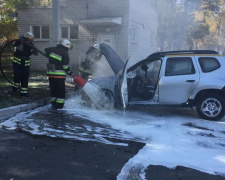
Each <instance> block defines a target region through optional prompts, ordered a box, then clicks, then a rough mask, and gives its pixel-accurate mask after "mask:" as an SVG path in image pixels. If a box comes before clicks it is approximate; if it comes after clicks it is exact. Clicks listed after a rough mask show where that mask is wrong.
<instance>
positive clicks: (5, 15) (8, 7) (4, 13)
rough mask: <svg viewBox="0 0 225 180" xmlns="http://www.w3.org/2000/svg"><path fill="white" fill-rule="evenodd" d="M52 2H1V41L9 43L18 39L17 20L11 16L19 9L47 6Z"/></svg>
mask: <svg viewBox="0 0 225 180" xmlns="http://www.w3.org/2000/svg"><path fill="white" fill-rule="evenodd" d="M51 3H52V1H51V0H0V41H3V42H4V41H7V40H11V39H15V38H16V37H17V31H18V28H17V20H16V18H15V17H11V16H9V14H10V13H14V14H16V12H17V10H16V8H17V7H27V6H47V5H51Z"/></svg>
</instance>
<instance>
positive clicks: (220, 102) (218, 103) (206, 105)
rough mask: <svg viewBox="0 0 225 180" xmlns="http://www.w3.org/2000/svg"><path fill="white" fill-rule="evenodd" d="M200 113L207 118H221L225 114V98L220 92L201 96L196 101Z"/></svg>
mask: <svg viewBox="0 0 225 180" xmlns="http://www.w3.org/2000/svg"><path fill="white" fill-rule="evenodd" d="M196 110H197V113H198V115H199V116H200V117H201V118H203V119H207V120H220V119H221V118H222V117H223V116H224V114H225V100H224V98H223V97H222V96H220V95H218V94H206V95H203V96H201V97H200V98H199V99H198V100H197V103H196Z"/></svg>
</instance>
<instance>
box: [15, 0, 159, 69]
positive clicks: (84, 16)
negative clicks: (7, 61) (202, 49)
mask: <svg viewBox="0 0 225 180" xmlns="http://www.w3.org/2000/svg"><path fill="white" fill-rule="evenodd" d="M157 21H158V17H157V12H156V10H155V8H154V7H153V5H152V4H151V2H150V1H148V0H64V1H61V4H60V16H59V31H58V33H59V41H60V40H62V39H64V38H66V39H69V40H70V41H71V42H72V44H73V47H74V48H73V50H72V51H70V52H69V53H70V60H71V62H70V64H71V68H72V69H73V71H75V72H76V71H77V70H78V66H79V64H80V61H81V60H82V57H83V56H84V54H85V52H86V51H87V49H88V48H89V47H90V46H92V45H94V44H95V43H106V44H108V45H110V46H111V47H112V48H113V49H114V50H115V51H116V52H117V53H118V54H119V56H120V57H121V58H122V59H123V60H124V61H126V60H127V59H128V58H130V60H131V62H135V61H137V60H140V59H144V58H145V57H147V56H148V55H149V54H151V53H152V52H155V51H156V42H157V41H156V36H157ZM52 27H54V26H52V8H51V7H40V8H37V7H26V8H19V9H18V30H19V35H23V34H24V32H27V31H31V32H32V33H33V34H34V36H35V42H34V43H35V45H36V46H37V47H38V49H40V50H41V51H44V48H46V47H49V46H52V43H53V42H52ZM46 63H47V59H46V58H45V57H43V56H42V55H39V56H37V57H32V65H31V68H32V69H35V70H46Z"/></svg>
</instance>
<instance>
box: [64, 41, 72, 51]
mask: <svg viewBox="0 0 225 180" xmlns="http://www.w3.org/2000/svg"><path fill="white" fill-rule="evenodd" d="M61 44H62V45H63V46H64V47H66V48H68V49H70V50H72V49H73V45H72V44H71V42H70V41H69V40H68V39H64V40H62V42H61Z"/></svg>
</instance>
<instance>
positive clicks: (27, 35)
mask: <svg viewBox="0 0 225 180" xmlns="http://www.w3.org/2000/svg"><path fill="white" fill-rule="evenodd" d="M23 36H24V37H25V38H27V39H30V40H31V41H34V35H33V34H32V33H31V32H26V33H25V34H24V35H23Z"/></svg>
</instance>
